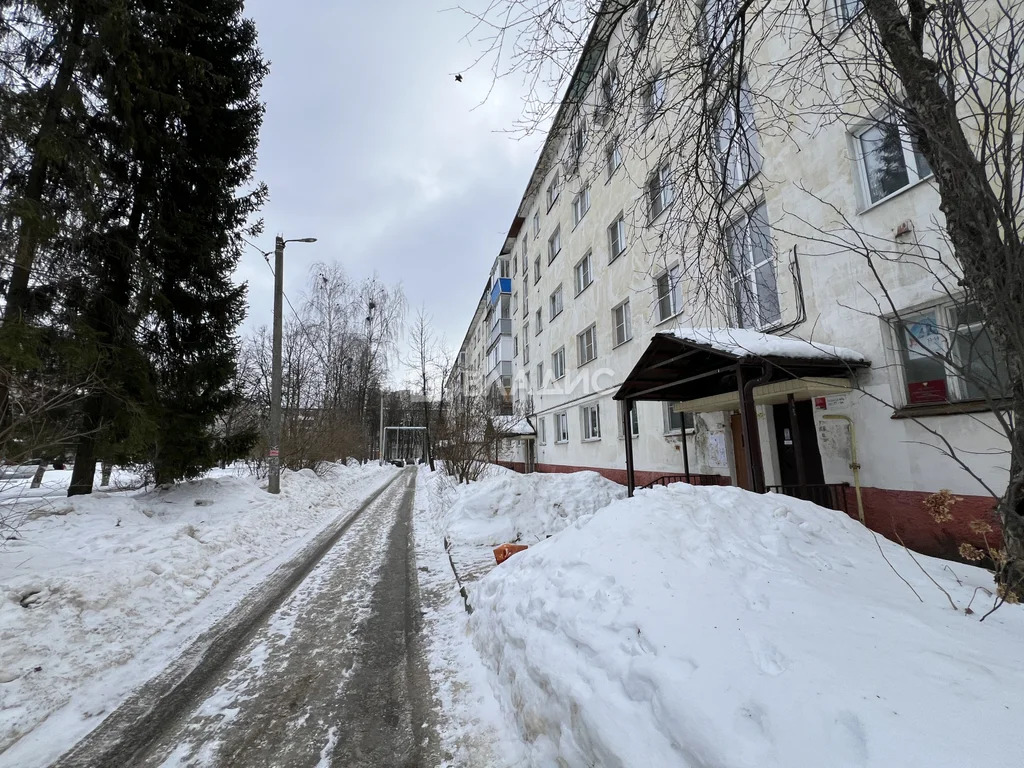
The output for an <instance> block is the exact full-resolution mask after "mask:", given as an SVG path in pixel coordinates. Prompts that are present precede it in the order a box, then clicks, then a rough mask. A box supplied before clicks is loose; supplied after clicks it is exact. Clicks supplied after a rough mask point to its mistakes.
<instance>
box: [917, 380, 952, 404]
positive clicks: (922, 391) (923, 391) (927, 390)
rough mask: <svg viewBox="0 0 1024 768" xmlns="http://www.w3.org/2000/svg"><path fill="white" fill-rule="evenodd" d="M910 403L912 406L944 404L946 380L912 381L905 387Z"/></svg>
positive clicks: (945, 400)
mask: <svg viewBox="0 0 1024 768" xmlns="http://www.w3.org/2000/svg"><path fill="white" fill-rule="evenodd" d="M907 390H908V394H909V395H910V402H911V403H912V404H914V405H918V404H921V403H945V402H948V400H947V399H946V380H945V379H932V380H931V381H912V382H910V383H909V384H908V385H907Z"/></svg>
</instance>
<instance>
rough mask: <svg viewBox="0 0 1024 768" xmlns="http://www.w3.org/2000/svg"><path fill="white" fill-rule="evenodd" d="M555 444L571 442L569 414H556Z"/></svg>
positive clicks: (563, 412)
mask: <svg viewBox="0 0 1024 768" xmlns="http://www.w3.org/2000/svg"><path fill="white" fill-rule="evenodd" d="M555 442H556V443H567V442H569V414H567V413H566V412H565V411H562V412H561V413H556V414H555Z"/></svg>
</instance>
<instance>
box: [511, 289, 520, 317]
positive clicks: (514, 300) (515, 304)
mask: <svg viewBox="0 0 1024 768" xmlns="http://www.w3.org/2000/svg"><path fill="white" fill-rule="evenodd" d="M518 312H519V293H518V292H517V293H513V294H512V314H513V315H514V314H516V313H518Z"/></svg>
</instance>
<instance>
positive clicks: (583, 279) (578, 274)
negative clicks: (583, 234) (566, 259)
mask: <svg viewBox="0 0 1024 768" xmlns="http://www.w3.org/2000/svg"><path fill="white" fill-rule="evenodd" d="M591 261H592V259H591V253H590V251H587V254H586V255H585V256H584V257H583V258H582V259H580V260H579V261H578V262H576V266H575V268H574V269H573V273H574V277H575V281H576V295H577V296H579V295H580V294H581V293H583V291H584V290H585V289H586V287H587V286H588V285H590V284H591V283H592V282H594V272H593V269H592V268H591Z"/></svg>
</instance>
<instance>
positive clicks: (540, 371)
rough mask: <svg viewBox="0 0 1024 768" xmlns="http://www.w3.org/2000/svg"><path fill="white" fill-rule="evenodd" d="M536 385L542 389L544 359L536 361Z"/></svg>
mask: <svg viewBox="0 0 1024 768" xmlns="http://www.w3.org/2000/svg"><path fill="white" fill-rule="evenodd" d="M537 386H538V387H540V388H541V389H544V361H543V360H538V361H537Z"/></svg>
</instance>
